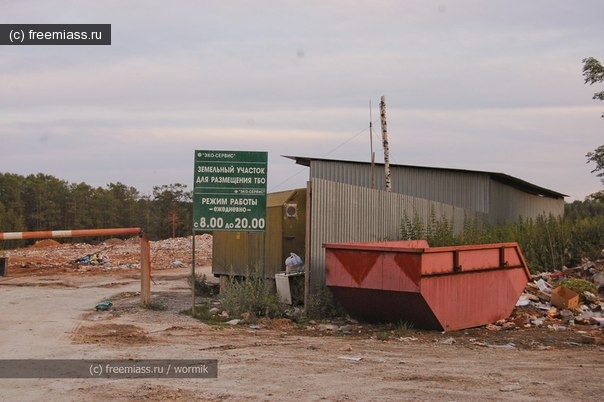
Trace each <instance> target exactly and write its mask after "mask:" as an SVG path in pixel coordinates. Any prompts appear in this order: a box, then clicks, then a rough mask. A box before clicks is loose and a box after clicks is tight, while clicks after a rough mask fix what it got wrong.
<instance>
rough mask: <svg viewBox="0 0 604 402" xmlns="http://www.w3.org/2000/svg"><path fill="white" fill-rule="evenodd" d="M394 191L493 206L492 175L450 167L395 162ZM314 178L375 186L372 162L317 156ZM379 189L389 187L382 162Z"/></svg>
mask: <svg viewBox="0 0 604 402" xmlns="http://www.w3.org/2000/svg"><path fill="white" fill-rule="evenodd" d="M391 171H392V175H391V176H392V191H393V192H394V193H398V194H407V195H411V196H414V197H419V198H426V199H430V200H433V201H438V202H442V203H445V204H450V205H454V206H457V207H461V208H466V209H471V210H474V211H477V212H488V210H489V182H490V179H489V175H488V174H486V173H480V172H466V171H464V172H462V171H456V170H447V169H425V168H420V167H409V166H392V168H391ZM310 176H311V178H318V179H325V180H330V181H336V182H340V183H346V184H352V185H355V186H361V187H367V188H371V183H372V180H371V176H372V173H371V166H370V165H367V164H359V163H352V162H336V161H325V160H313V161H312V162H311V165H310ZM375 183H376V189H379V190H385V189H386V188H385V175H384V170H383V167H382V166H376V167H375Z"/></svg>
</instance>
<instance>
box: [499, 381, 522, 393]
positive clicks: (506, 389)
mask: <svg viewBox="0 0 604 402" xmlns="http://www.w3.org/2000/svg"><path fill="white" fill-rule="evenodd" d="M521 389H522V386H521V385H520V384H518V383H515V384H509V385H505V386H503V387H501V388H499V391H501V392H511V391H518V390H521Z"/></svg>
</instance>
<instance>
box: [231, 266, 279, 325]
mask: <svg viewBox="0 0 604 402" xmlns="http://www.w3.org/2000/svg"><path fill="white" fill-rule="evenodd" d="M219 299H220V302H221V305H222V309H223V310H224V311H227V312H228V313H229V316H231V317H241V316H245V317H246V320H248V321H250V322H255V320H257V319H258V318H259V317H268V318H277V317H282V316H283V315H284V313H285V305H284V304H283V303H282V302H281V299H280V298H279V295H278V294H277V292H276V290H275V284H274V282H273V281H272V280H271V279H267V278H264V277H263V276H262V275H260V274H259V273H257V272H253V271H252V272H248V274H247V275H246V276H245V277H235V276H230V277H229V280H228V282H227V285H226V286H225V287H224V288H223V289H221V291H220V296H219Z"/></svg>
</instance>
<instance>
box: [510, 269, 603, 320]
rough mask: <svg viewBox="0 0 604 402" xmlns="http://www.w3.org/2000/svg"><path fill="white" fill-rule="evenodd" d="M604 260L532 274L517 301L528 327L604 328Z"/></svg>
mask: <svg viewBox="0 0 604 402" xmlns="http://www.w3.org/2000/svg"><path fill="white" fill-rule="evenodd" d="M602 292H604V260H598V261H595V262H592V261H583V263H582V264H581V265H579V266H578V267H575V268H566V267H564V268H563V269H562V270H561V271H555V272H544V273H539V274H536V275H533V276H532V280H531V281H530V282H529V283H528V284H527V286H526V288H525V290H524V292H523V294H522V295H521V296H520V298H519V300H518V302H517V303H516V307H517V310H516V314H515V315H516V316H519V315H520V316H522V317H524V318H525V319H526V321H525V323H524V326H525V327H527V328H528V327H542V326H547V328H549V329H552V330H555V331H560V330H566V329H569V328H571V327H575V326H576V325H581V326H591V327H592V328H599V329H604V303H603V301H602V300H603V298H602V297H601V296H602Z"/></svg>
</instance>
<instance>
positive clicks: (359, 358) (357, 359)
mask: <svg viewBox="0 0 604 402" xmlns="http://www.w3.org/2000/svg"><path fill="white" fill-rule="evenodd" d="M338 359H341V360H349V361H352V362H360V361H361V360H363V358H362V357H354V356H338Z"/></svg>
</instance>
